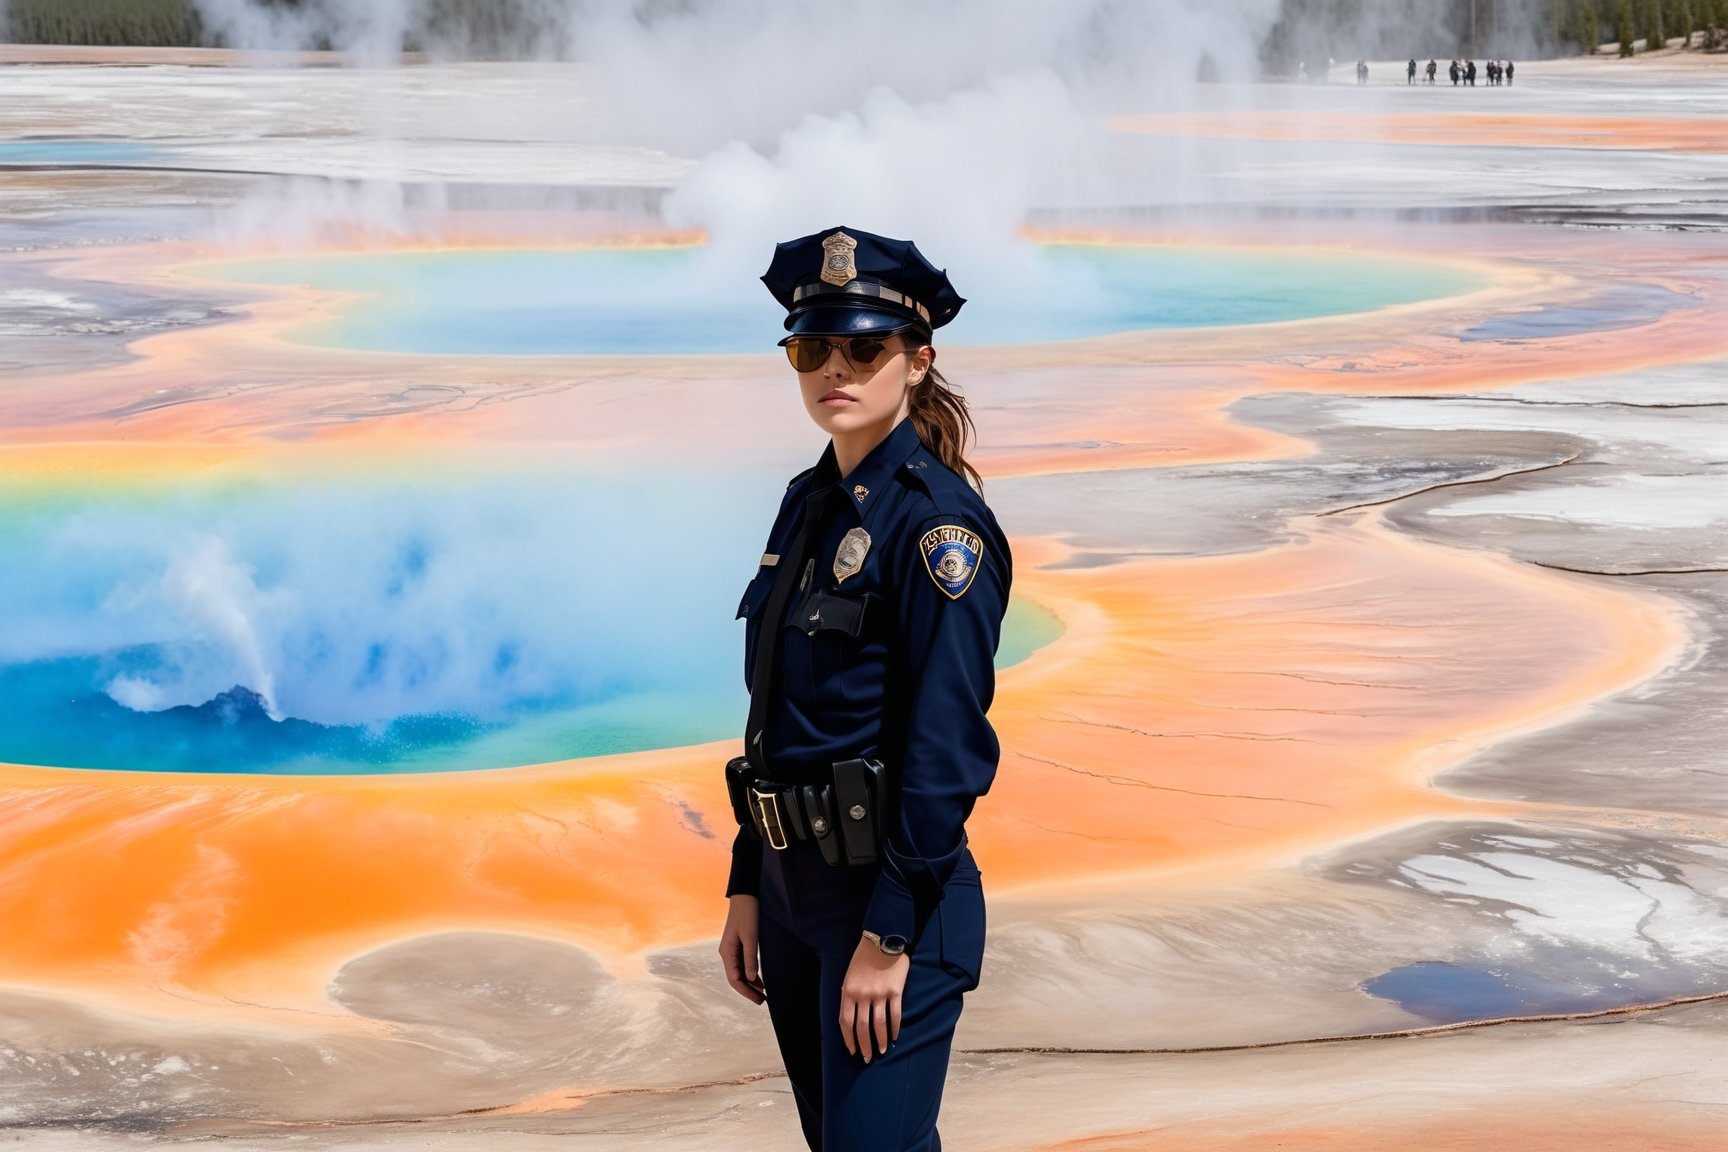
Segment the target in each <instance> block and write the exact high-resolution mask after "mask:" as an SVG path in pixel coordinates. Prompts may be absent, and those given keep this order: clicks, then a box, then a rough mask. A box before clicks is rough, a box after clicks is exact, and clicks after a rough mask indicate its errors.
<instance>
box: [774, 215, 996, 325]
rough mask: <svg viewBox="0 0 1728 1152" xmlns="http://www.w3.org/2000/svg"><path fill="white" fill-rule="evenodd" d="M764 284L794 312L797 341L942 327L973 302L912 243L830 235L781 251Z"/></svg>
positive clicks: (831, 231)
mask: <svg viewBox="0 0 1728 1152" xmlns="http://www.w3.org/2000/svg"><path fill="white" fill-rule="evenodd" d="M762 283H764V284H766V285H767V286H768V291H770V292H772V293H773V294H774V299H776V300H778V301H780V304H781V306H782V307H784V308H785V309H786V313H787V315H786V330H787V331H788V332H791V333H792V334H793V335H794V336H851V335H855V334H859V333H865V332H891V331H893V330H894V329H896V328H904V327H906V326H907V325H910V324H921V325H923V326H924V327H926V328H940V327H942V325H944V324H946V323H948V321H950V320H952V319H954V316H955V314H956V313H958V312H959V311H960V305H962V304H964V303H966V301H965V299H964V298H962V297H961V296H960V294H959V293H957V292H955V291H954V286H953V285H952V284H950V283H948V273H947V272H946V271H944V270H943V269H940V268H937V267H936V266H934V265H933V264H931V263H930V261H928V260H926V259H925V258H924V254H923V253H921V252H919V251H918V247H917V245H915V244H913V243H912V241H910V240H891V239H889V238H888V237H886V236H878V235H876V234H875V233H873V232H863V231H860V230H859V229H856V228H828V229H825V230H823V231H821V232H812V233H811V234H810V235H808V236H800V237H799V238H798V239H796V240H788V241H786V242H785V243H784V244H780V245H778V246H776V247H775V249H774V260H773V262H772V263H770V264H769V265H768V271H767V272H765V273H763V275H762Z"/></svg>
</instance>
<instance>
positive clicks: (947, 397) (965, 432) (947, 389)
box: [901, 328, 984, 489]
mask: <svg viewBox="0 0 1728 1152" xmlns="http://www.w3.org/2000/svg"><path fill="white" fill-rule="evenodd" d="M901 337H902V338H903V339H904V341H905V342H906V344H908V345H909V346H910V348H909V350H910V351H916V350H917V349H918V348H920V347H921V346H923V345H925V344H928V343H930V333H929V332H928V331H924V330H921V329H918V328H912V329H910V330H908V331H905V332H902V333H901ZM909 415H910V416H911V418H912V427H913V428H915V429H917V431H918V439H920V440H922V441H923V442H924V447H926V448H928V449H930V451H932V452H934V453H935V454H936V459H938V460H940V461H942V463H944V464H946V465H947V466H948V467H950V468H952V469H953V470H954V471H956V472H958V473H959V474H960V475H962V476H964V477H965V478H966V479H967V480H968V481H970V482H971V484H972V486H973V487H974V488H980V489H981V488H983V487H984V478H983V477H982V476H980V475H978V469H976V468H974V467H972V465H971V464H970V463H969V462H968V461H967V459H966V443H967V441H969V440H975V439H977V436H978V429H977V428H976V427H974V426H973V424H972V413H971V412H969V411H967V409H966V397H964V396H962V395H961V394H960V389H958V388H956V387H955V386H954V385H952V384H950V383H948V381H947V379H946V378H944V377H943V375H942V373H940V372H938V371H936V365H934V364H932V365H930V367H929V369H928V370H926V371H925V373H924V375H923V377H921V378H920V379H919V381H918V383H916V384H914V385H913V386H912V406H911V411H910V413H909Z"/></svg>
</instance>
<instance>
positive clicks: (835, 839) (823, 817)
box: [798, 784, 846, 868]
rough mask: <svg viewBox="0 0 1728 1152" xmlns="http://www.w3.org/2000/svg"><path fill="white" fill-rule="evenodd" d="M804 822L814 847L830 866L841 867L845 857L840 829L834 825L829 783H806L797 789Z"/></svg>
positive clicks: (843, 864) (831, 793)
mask: <svg viewBox="0 0 1728 1152" xmlns="http://www.w3.org/2000/svg"><path fill="white" fill-rule="evenodd" d="M798 803H800V804H801V805H803V807H804V819H805V823H806V824H808V825H809V828H810V832H811V834H812V835H814V836H815V837H816V847H818V848H820V849H821V850H822V859H823V860H825V861H826V862H827V863H828V864H829V866H830V867H834V868H843V867H845V866H846V859H845V854H844V851H843V849H842V848H841V845H840V830H839V829H838V828H836V827H834V788H833V786H832V785H829V784H806V785H804V786H803V787H802V788H800V789H798Z"/></svg>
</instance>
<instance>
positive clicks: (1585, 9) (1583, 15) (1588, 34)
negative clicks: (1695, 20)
mask: <svg viewBox="0 0 1728 1152" xmlns="http://www.w3.org/2000/svg"><path fill="white" fill-rule="evenodd" d="M1725 2H1728V0H1725ZM1574 35H1575V38H1576V39H1577V41H1578V43H1579V45H1580V46H1581V47H1582V48H1583V49H1584V51H1586V52H1588V53H1590V54H1591V55H1592V56H1594V55H1595V54H1596V49H1597V48H1598V47H1600V46H1601V44H1602V29H1601V26H1600V25H1599V24H1598V23H1597V21H1596V3H1595V0H1584V3H1583V4H1581V5H1579V7H1578V31H1577V32H1576V33H1575V34H1574Z"/></svg>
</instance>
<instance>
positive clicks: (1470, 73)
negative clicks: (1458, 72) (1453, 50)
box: [1464, 60, 1476, 88]
mask: <svg viewBox="0 0 1728 1152" xmlns="http://www.w3.org/2000/svg"><path fill="white" fill-rule="evenodd" d="M1464 83H1465V84H1466V85H1468V86H1469V87H1471V88H1474V87H1476V61H1474V60H1466V61H1464Z"/></svg>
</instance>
